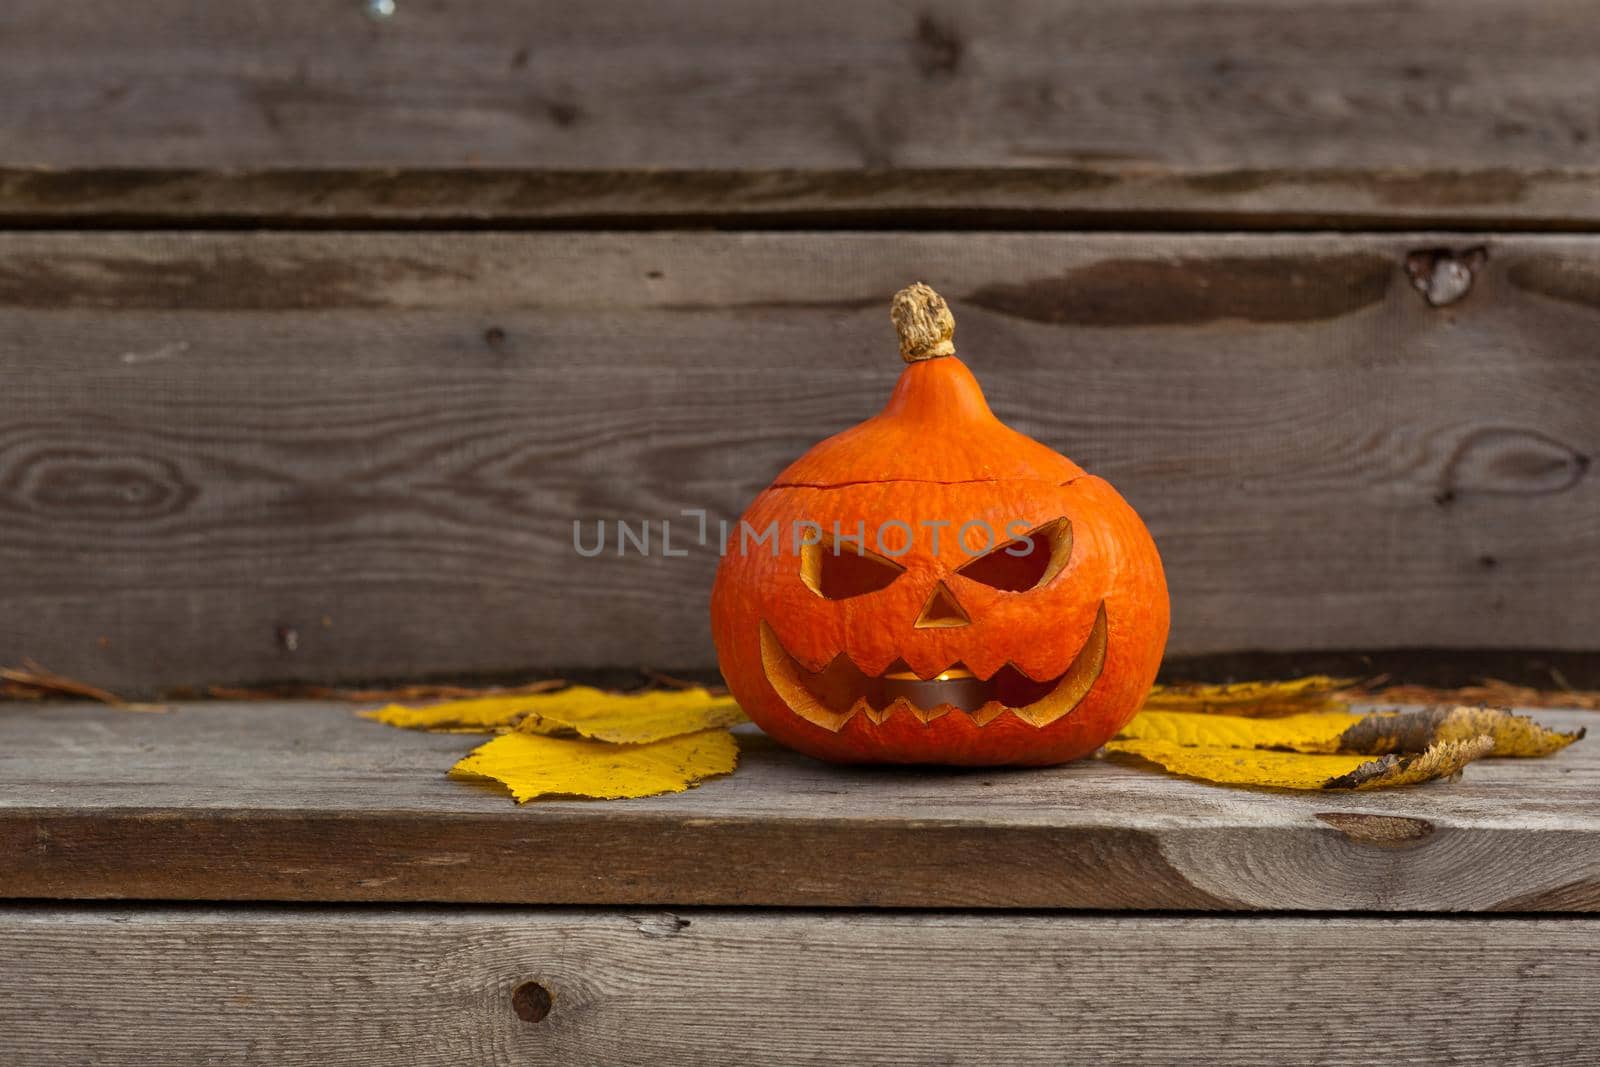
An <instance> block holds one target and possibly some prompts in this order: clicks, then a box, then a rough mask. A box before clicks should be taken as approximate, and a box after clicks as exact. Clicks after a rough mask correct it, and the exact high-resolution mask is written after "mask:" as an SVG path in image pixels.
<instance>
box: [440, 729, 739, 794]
mask: <svg viewBox="0 0 1600 1067" xmlns="http://www.w3.org/2000/svg"><path fill="white" fill-rule="evenodd" d="M738 762H739V745H738V742H737V741H735V740H734V737H733V735H732V734H731V733H729V732H728V731H727V730H702V731H700V732H698V733H692V734H686V735H683V736H680V737H671V738H667V739H666V740H663V741H654V742H650V743H647V744H638V745H618V744H610V743H608V742H605V741H586V740H566V739H562V738H556V737H544V736H541V735H539V734H531V733H522V732H520V731H518V732H515V733H509V734H505V735H503V736H501V737H497V738H495V739H494V740H492V741H489V742H487V743H485V744H482V745H479V746H478V747H477V748H475V749H473V750H472V752H471V753H469V754H468V755H467V756H466V757H465V758H463V759H462V760H461V762H459V763H457V764H456V765H455V766H454V767H452V768H451V770H450V775H451V777H454V778H488V779H492V780H494V781H497V782H500V783H501V784H502V785H504V786H505V787H506V788H507V789H509V790H511V795H512V796H513V797H515V798H516V799H517V803H519V804H521V803H526V802H527V801H529V800H532V799H533V798H534V797H541V796H558V795H559V796H579V797H594V798H596V799H605V800H616V799H620V798H623V797H648V796H655V795H656V794H658V793H681V792H683V791H684V790H685V789H688V788H689V787H691V786H694V785H698V784H699V783H700V782H702V781H704V780H705V779H707V778H710V777H713V776H715V775H719V774H728V773H729V772H731V771H732V770H733V769H734V767H735V766H736V765H737V764H738Z"/></svg>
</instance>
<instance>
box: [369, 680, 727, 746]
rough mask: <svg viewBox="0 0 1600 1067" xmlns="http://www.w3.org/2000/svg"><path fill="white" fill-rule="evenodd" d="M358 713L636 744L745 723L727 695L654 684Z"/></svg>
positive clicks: (432, 727)
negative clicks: (627, 689)
mask: <svg viewBox="0 0 1600 1067" xmlns="http://www.w3.org/2000/svg"><path fill="white" fill-rule="evenodd" d="M362 715H363V716H365V717H366V718H369V719H374V720H376V721H378V722H382V723H387V724H388V725H390V726H398V727H402V728H404V729H407V730H429V731H432V732H435V733H503V732H506V731H509V730H512V729H516V730H520V731H523V732H525V733H532V734H567V735H574V736H582V737H589V738H594V739H596V740H600V741H615V742H626V743H629V744H641V743H644V742H647V741H658V740H660V739H662V738H665V737H676V736H678V735H680V734H689V733H695V732H697V731H700V730H707V729H710V728H712V727H715V726H732V725H734V724H735V723H739V722H743V721H744V712H743V711H741V710H740V708H739V705H738V704H736V703H734V701H733V699H732V698H731V697H719V696H713V695H712V694H711V692H710V691H709V690H706V689H701V688H692V689H656V690H650V691H648V692H644V693H607V692H605V691H604V690H600V689H594V688H591V687H589V686H581V685H580V686H572V687H571V688H569V689H562V690H560V691H558V692H554V693H530V694H523V695H521V696H499V697H483V698H480V699H476V700H451V701H447V702H445V703H443V704H429V705H427V706H425V707H420V708H413V707H406V706H405V705H402V704H390V705H388V706H387V707H383V708H379V709H377V710H376V711H367V712H362Z"/></svg>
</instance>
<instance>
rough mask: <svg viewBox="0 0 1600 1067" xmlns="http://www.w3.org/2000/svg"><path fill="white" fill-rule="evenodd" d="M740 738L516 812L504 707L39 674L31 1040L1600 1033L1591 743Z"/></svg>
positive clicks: (510, 1054)
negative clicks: (507, 779)
mask: <svg viewBox="0 0 1600 1067" xmlns="http://www.w3.org/2000/svg"><path fill="white" fill-rule="evenodd" d="M1539 714H1540V716H1541V717H1542V718H1543V719H1545V721H1547V722H1550V723H1552V724H1565V725H1575V724H1576V725H1581V724H1584V723H1586V722H1588V721H1589V720H1590V717H1591V716H1592V714H1593V713H1587V712H1541V713H1539ZM742 741H743V745H744V765H743V766H742V767H741V769H740V770H739V771H738V772H737V773H736V774H734V775H733V776H732V777H729V778H725V779H721V780H716V781H713V782H710V783H707V784H706V785H704V786H702V787H701V788H699V789H697V790H694V791H692V792H690V793H688V794H685V795H678V796H667V797H660V798H654V799H648V800H636V801H623V802H611V803H592V802H591V803H585V802H544V803H535V804H533V805H530V806H526V807H523V808H520V809H519V808H516V807H515V806H513V805H512V804H510V803H509V801H508V800H507V799H506V798H505V796H504V795H503V794H502V793H501V792H499V791H498V790H496V789H491V788H483V787H475V786H473V785H468V784H464V783H462V782H458V781H452V780H447V779H446V778H445V777H444V774H443V771H444V768H446V767H448V766H449V764H450V763H451V762H452V761H453V759H454V758H455V756H456V755H458V754H459V753H460V752H462V751H463V750H464V748H465V747H467V746H469V745H470V744H471V743H472V739H470V738H463V737H461V736H459V735H428V734H414V733H405V734H402V733H399V732H397V731H394V730H391V729H389V728H387V727H384V726H380V725H378V724H375V723H372V722H368V721H365V720H361V719H358V718H356V717H355V716H354V714H353V713H352V711H351V710H350V708H349V707H348V706H347V705H337V704H309V703H305V704H258V703H244V704H239V703H235V704H197V705H185V706H182V707H180V708H178V709H177V710H175V711H173V712H171V713H169V714H166V715H151V714H138V713H129V712H119V711H110V710H105V709H101V708H96V707H90V706H85V705H40V706H34V707H27V708H12V709H6V710H5V711H4V713H3V714H0V752H4V753H5V756H4V757H3V759H0V854H3V855H4V856H5V860H4V863H3V864H0V895H4V896H6V897H13V898H31V900H32V902H31V903H16V904H12V905H9V906H7V907H6V908H4V909H3V910H0V946H3V947H4V956H3V958H4V960H5V964H4V967H3V970H4V973H5V981H4V985H5V990H6V994H5V996H4V997H0V1035H4V1039H3V1043H4V1044H5V1045H6V1047H8V1048H11V1049H25V1050H27V1055H26V1056H25V1057H24V1058H23V1059H22V1060H19V1061H18V1062H28V1063H38V1064H57V1063H59V1064H79V1063H90V1062H93V1063H98V1064H116V1063H129V1064H134V1063H148V1062H151V1058H152V1057H153V1056H155V1057H166V1061H167V1062H222V1061H238V1060H250V1061H255V1062H271V1063H275V1064H300V1063H304V1064H321V1063H329V1062H338V1063H344V1062H385V1063H406V1064H441V1065H444V1064H459V1063H463V1062H469V1061H471V1062H496V1063H501V1062H503V1063H543V1062H584V1063H639V1064H663V1063H712V1062H715V1063H814V1062H838V1063H870V1062H884V1063H902V1062H907V1061H919V1062H935V1063H942V1062H957V1061H960V1062H974V1063H1002V1062H1003V1063H1060V1062H1063V1061H1092V1062H1102V1061H1113V1060H1115V1061H1121V1060H1138V1061H1154V1062H1166V1061H1190V1062H1195V1061H1198V1062H1221V1061H1227V1062H1234V1063H1262V1064H1277V1063H1283V1062H1290V1061H1293V1062H1318V1063H1360V1062H1370V1061H1372V1060H1374V1059H1389V1060H1393V1061H1398V1062H1418V1061H1422V1062H1442V1061H1458V1060H1459V1061H1467V1060H1472V1061H1484V1062H1496V1063H1509V1062H1574V1063H1576V1062H1583V1061H1584V1060H1585V1058H1586V1057H1587V1056H1588V1055H1589V1053H1590V1052H1591V1051H1592V1049H1593V1048H1594V1042H1595V1040H1596V1038H1597V1036H1600V1031H1597V1028H1596V1023H1595V1020H1594V1007H1593V996H1594V990H1595V988H1596V983H1597V982H1600V952H1597V951H1596V947H1595V929H1594V927H1595V920H1594V919H1593V918H1587V917H1582V916H1581V915H1579V914H1578V913H1593V912H1594V911H1595V910H1596V909H1597V907H1600V755H1596V752H1597V751H1600V750H1596V749H1594V748H1592V747H1591V746H1589V745H1585V744H1580V745H1578V746H1576V747H1574V748H1572V749H1569V750H1568V751H1566V752H1564V753H1562V754H1560V755H1559V756H1557V757H1555V758H1554V759H1552V760H1549V761H1518V760H1500V761H1491V762H1487V763H1479V764H1475V765H1473V766H1472V767H1471V768H1469V770H1468V773H1467V775H1466V776H1465V777H1464V778H1463V780H1461V781H1460V782H1457V783H1454V784H1436V785H1432V786H1428V787H1423V788H1418V789H1414V790H1407V791H1399V792H1392V793H1372V794H1366V793H1359V794H1342V795H1330V794H1322V795H1287V794H1266V793H1254V792H1245V791H1239V790H1230V789H1222V788H1217V787H1212V786H1206V785H1201V784H1196V783H1191V782H1187V781H1183V780H1180V779H1174V778H1169V777H1165V776H1161V775H1156V774H1153V773H1150V772H1147V771H1141V770H1138V769H1134V768H1129V767H1122V766H1117V765H1113V764H1110V763H1106V762H1099V761H1092V762H1085V763H1079V764H1074V765H1069V766H1067V767H1063V768H1059V769H1055V770H1050V771H1043V772H1041V771H1026V772H1020V771H1010V772H1006V771H968V772H936V771H926V770H907V771H884V770H862V769H844V768H836V767H829V766H826V765H823V764H820V763H816V762H813V761H811V760H808V759H805V758H803V757H800V756H796V755H793V754H791V753H788V752H786V751H785V750H783V749H781V748H778V747H776V746H774V745H773V744H772V743H770V742H768V741H767V740H766V739H765V738H763V737H762V736H761V735H760V734H758V733H755V732H754V731H751V732H749V733H746V734H744V735H743V736H742ZM178 901H182V902H187V903H174V902H178ZM157 902H158V903H157ZM378 905H382V906H378Z"/></svg>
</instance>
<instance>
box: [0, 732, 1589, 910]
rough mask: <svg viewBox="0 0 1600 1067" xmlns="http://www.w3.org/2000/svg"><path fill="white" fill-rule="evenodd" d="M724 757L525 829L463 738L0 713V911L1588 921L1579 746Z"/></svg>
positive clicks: (751, 744)
mask: <svg viewBox="0 0 1600 1067" xmlns="http://www.w3.org/2000/svg"><path fill="white" fill-rule="evenodd" d="M1535 717H1536V718H1538V719H1539V720H1540V721H1543V722H1546V723H1548V724H1551V725H1554V726H1562V727H1566V728H1572V727H1575V726H1583V725H1591V724H1592V720H1593V719H1594V715H1593V713H1586V712H1546V711H1540V712H1537V713H1535ZM740 741H741V748H742V750H743V754H742V762H741V766H740V768H739V770H738V771H737V772H736V773H734V774H733V775H731V776H729V777H726V778H722V779H718V780H714V781H711V782H708V783H706V784H705V785H703V786H701V787H700V788H698V789H695V790H691V791H689V792H687V793H683V794H678V795H672V796H663V797H655V798H649V799H643V800H633V801H615V802H607V803H589V802H581V801H547V802H538V803H534V804H529V805H526V806H523V807H521V808H518V807H517V806H515V805H514V804H512V802H511V801H510V800H509V798H508V797H507V796H506V794H505V793H504V792H503V791H502V790H500V789H499V788H498V787H492V786H487V785H485V786H478V785H472V784H467V783H462V782H457V781H452V780H449V779H447V778H446V777H445V771H446V770H447V769H448V768H449V767H450V765H451V764H452V763H454V762H455V760H456V759H458V758H459V757H460V756H461V755H463V754H464V753H466V752H467V751H468V750H469V749H470V748H472V747H473V745H475V744H477V743H478V740H477V739H476V738H473V737H467V736H461V735H434V734H420V733H413V732H406V731H398V730H394V729H392V728H389V727H385V726H381V725H379V724H377V723H372V722H369V721H367V720H364V719H359V718H357V717H356V716H355V715H354V713H353V712H352V710H351V709H350V708H349V707H346V706H339V705H327V704H211V705H184V706H180V707H179V708H178V710H176V711H173V712H171V713H169V714H166V715H151V714H138V713H129V712H117V711H110V710H106V709H103V708H97V707H88V706H84V705H67V704H58V705H48V704H47V705H39V706H29V707H24V706H8V707H0V855H4V856H5V857H6V858H7V859H6V862H5V863H4V864H0V896H4V897H11V898H50V899H88V898H102V899H105V898H110V899H167V900H288V901H292V900H298V901H371V902H377V901H386V902H417V901H441V902H461V903H523V904H609V905H660V906H669V905H670V906H686V905H707V904H714V905H741V906H767V905H795V906H813V905H815V906H844V907H858V908H859V907H936V908H1095V909H1108V910H1124V909H1138V910H1149V909H1158V910H1170V909H1197V910H1216V909H1220V910H1314V911H1385V912H1417V911H1431V912H1438V911H1477V912H1486V911H1514V912H1533V911H1552V912H1594V911H1600V749H1597V748H1596V747H1595V745H1594V742H1593V741H1586V742H1580V743H1579V744H1577V745H1575V746H1574V747H1572V748H1570V749H1568V750H1566V751H1564V752H1562V753H1560V754H1559V755H1557V756H1554V757H1551V758H1549V759H1543V760H1493V761H1485V762H1480V763H1476V764H1474V765H1472V766H1471V767H1469V768H1468V769H1467V771H1466V773H1465V775H1464V776H1463V778H1462V779H1461V780H1460V781H1458V782H1454V783H1438V784H1434V785H1429V786H1426V787H1421V788H1415V789H1408V790H1400V791H1394V792H1387V793H1360V794H1289V793H1266V792H1252V791H1247V790H1238V789H1227V788H1222V787H1217V786H1208V785H1202V784H1199V783H1195V782H1189V781H1185V780H1182V779H1177V778H1172V777H1168V776H1165V775H1162V774H1159V773H1155V772H1152V771H1144V770H1140V769H1137V768H1133V767H1128V766H1123V765H1120V764H1113V763H1108V762H1101V761H1087V762H1079V763H1075V764H1069V765H1067V766H1064V767H1060V768H1054V769H1049V770H1033V771H1012V772H1006V771H985V772H956V771H937V770H915V769H900V770H884V769H861V768H841V767H835V766H831V765H827V764H823V763H818V762H815V761H812V760H808V759H805V758H804V757H801V756H799V755H796V754H794V753H792V752H789V751H787V750H785V749H781V748H779V747H777V746H775V745H774V744H772V743H771V742H770V741H768V740H767V739H766V738H765V737H763V736H762V735H761V734H759V733H757V732H755V731H754V730H753V728H743V727H742V728H741V733H740Z"/></svg>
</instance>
